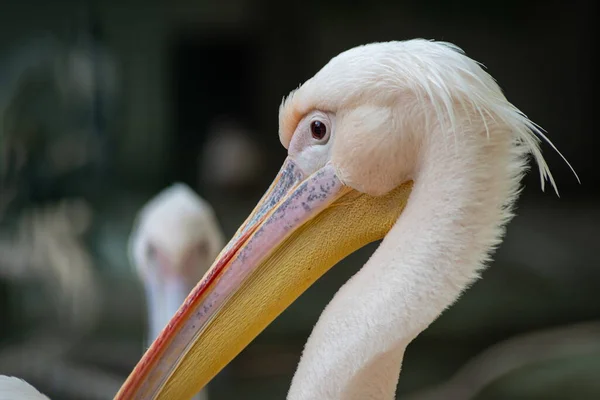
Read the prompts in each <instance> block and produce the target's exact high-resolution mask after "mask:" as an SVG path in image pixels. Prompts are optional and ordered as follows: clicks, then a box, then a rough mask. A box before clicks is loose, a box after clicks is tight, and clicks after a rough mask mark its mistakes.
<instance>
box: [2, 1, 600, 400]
mask: <svg viewBox="0 0 600 400" xmlns="http://www.w3.org/2000/svg"><path fill="white" fill-rule="evenodd" d="M596 8H597V7H596V3H595V2H593V1H582V0H579V1H572V2H565V1H529V2H517V1H514V0H511V1H506V0H505V1H474V0H457V1H441V0H420V1H413V2H409V1H395V2H393V1H390V0H379V1H377V0H371V1H362V0H361V1H358V0H357V1H356V2H354V3H350V2H342V1H338V0H327V1H326V0H321V1H303V2H289V3H286V2H278V1H251V0H247V1H244V0H234V1H227V2H209V1H205V0H172V1H170V2H167V1H162V2H161V1H157V0H146V1H134V0H119V1H116V0H104V1H87V2H86V1H71V0H64V1H62V2H47V1H42V0H21V1H13V0H7V1H3V2H2V3H1V4H0V27H1V31H0V32H1V33H0V374H10V375H17V376H19V377H22V378H24V379H26V380H27V381H29V382H30V383H32V384H33V385H34V386H36V387H37V388H38V389H40V390H41V391H42V392H44V393H46V394H47V395H49V396H50V397H51V398H52V399H57V400H60V399H65V400H66V399H112V396H113V395H114V394H115V392H116V390H118V388H119V386H120V384H121V383H122V382H123V381H124V379H125V378H126V377H127V375H128V373H129V372H130V371H131V369H132V368H133V366H134V365H135V364H136V362H137V360H138V359H139V357H140V356H141V355H142V353H143V351H144V349H145V343H144V338H145V336H144V335H145V333H144V332H145V329H146V328H145V327H146V316H145V313H146V308H145V305H144V302H145V300H144V292H143V288H142V286H141V283H139V280H138V278H137V276H136V275H135V272H134V269H133V267H132V266H131V265H130V263H129V260H128V258H127V251H126V250H127V248H126V246H127V239H128V235H129V233H130V230H131V227H132V223H133V221H134V218H135V215H136V213H137V212H138V211H139V209H140V208H141V207H142V206H143V204H144V203H145V202H146V201H148V200H149V199H150V198H151V197H152V196H154V195H155V194H156V193H158V192H159V191H160V190H162V189H163V188H165V187H166V186H168V185H170V184H171V183H172V182H175V181H180V182H185V183H187V184H188V185H190V186H191V187H192V188H194V189H195V190H196V191H197V192H198V193H199V194H200V195H201V196H203V197H204V198H206V199H207V200H208V201H209V202H211V203H212V205H213V206H214V208H215V211H216V213H217V217H218V219H219V222H220V223H221V225H222V227H223V229H224V231H225V235H226V237H227V239H229V238H230V237H231V236H232V235H233V233H234V232H235V230H236V229H237V227H238V226H239V224H240V223H241V222H242V221H243V220H244V219H245V217H246V216H247V214H248V213H249V212H250V211H251V210H252V208H253V206H254V205H255V204H256V201H257V200H258V199H259V198H260V196H261V195H262V193H263V192H264V190H266V188H267V186H268V184H269V182H270V181H271V179H272V178H273V177H274V175H275V173H276V171H277V170H278V168H279V165H280V164H281V162H282V160H283V159H284V158H285V155H286V152H285V150H284V149H283V147H282V146H281V145H280V143H279V139H278V136H277V122H278V121H277V111H278V106H279V103H280V101H281V98H282V97H283V96H284V95H287V94H288V93H289V91H290V90H292V89H294V88H296V87H297V86H298V84H300V83H301V82H304V81H305V80H306V79H308V78H309V77H311V76H312V75H313V74H314V73H315V72H316V71H317V70H318V69H320V68H321V67H322V66H323V65H324V64H325V63H326V62H327V61H328V60H329V59H330V58H331V57H333V56H335V55H337V54H338V53H339V52H341V51H343V50H345V49H348V48H350V47H353V46H356V45H359V44H364V43H368V42H373V41H385V40H404V39H410V38H415V37H423V38H428V39H437V40H445V41H450V42H453V43H456V44H457V45H459V46H460V47H462V48H463V49H464V50H465V51H466V52H467V54H468V55H469V56H471V57H472V58H474V59H476V60H478V61H480V62H482V63H483V64H484V65H485V66H486V67H487V68H488V71H489V72H490V73H491V74H492V76H494V77H495V78H496V79H497V80H498V82H499V83H500V85H501V87H502V88H503V89H504V90H505V93H506V95H507V97H508V99H509V100H510V101H512V102H513V103H514V104H515V105H516V106H517V107H519V108H520V109H522V110H523V111H524V112H525V113H526V114H527V115H528V116H529V117H530V118H531V119H532V120H533V121H535V122H537V123H539V124H540V125H541V126H542V127H543V128H545V129H546V130H547V131H548V135H549V137H550V138H551V139H552V141H553V142H554V143H555V144H556V146H557V147H558V148H559V149H560V150H561V151H562V152H563V154H564V155H565V156H566V157H567V158H568V159H569V160H570V161H571V163H572V164H573V166H574V168H575V169H576V171H577V172H578V174H579V176H580V177H581V180H582V185H579V184H578V183H577V181H576V180H575V178H574V177H573V175H572V174H571V173H570V172H569V170H568V168H567V166H566V165H565V164H564V163H563V162H562V161H561V159H560V157H559V156H558V155H557V154H555V153H554V152H553V151H552V149H551V148H550V147H549V146H547V145H545V146H544V148H543V150H544V153H545V155H546V157H547V160H548V162H549V164H550V168H551V169H552V171H553V173H554V175H555V178H556V180H557V182H558V185H559V189H560V191H561V198H560V199H559V198H557V196H555V194H554V193H552V192H551V191H547V192H546V193H543V192H542V191H541V190H540V188H539V181H538V176H537V174H536V173H531V174H528V176H527V177H526V179H525V190H524V193H523V196H522V198H521V200H520V201H519V207H518V210H517V217H516V218H515V219H514V220H513V222H512V223H511V224H510V225H509V229H508V233H507V237H506V240H505V242H504V243H503V244H502V246H501V247H500V249H499V251H498V252H497V253H496V256H495V260H494V262H493V263H492V265H491V268H489V269H488V270H486V271H485V272H484V273H483V279H482V280H481V281H479V282H477V283H476V284H475V285H473V287H472V288H470V289H469V290H468V291H467V292H466V293H465V295H464V296H463V297H462V298H461V299H460V301H459V302H458V303H456V304H455V305H454V306H453V307H451V308H450V309H449V310H447V311H446V312H445V313H444V314H443V315H442V317H441V318H440V319H439V320H438V321H436V322H435V323H434V324H433V325H432V326H431V327H430V328H429V329H428V330H426V331H425V332H424V333H423V334H422V335H420V336H419V337H418V338H417V340H416V341H415V342H414V343H413V344H411V345H410V346H409V348H408V351H407V354H406V358H405V361H404V364H403V372H402V375H401V378H400V383H399V387H398V397H399V398H411V399H414V400H417V399H426V398H427V399H434V398H435V399H440V400H441V399H451V400H453V399H459V400H460V399H471V398H472V399H475V398H476V399H490V400H496V399H597V398H600V328H599V327H598V324H600V322H596V321H598V320H599V319H600V301H599V300H598V293H599V291H600V268H599V267H600V265H599V264H600V262H599V261H600V256H599V255H598V252H597V249H598V247H597V246H598V245H599V243H600V241H599V240H600V229H599V226H600V203H599V202H598V199H599V195H598V193H597V188H598V187H599V183H600V170H599V169H598V167H597V165H596V164H595V161H594V160H595V157H596V154H595V151H596V150H597V146H596V145H595V141H596V140H597V135H596V134H595V133H594V132H595V130H596V129H597V128H596V125H597V124H596V123H595V116H596V115H595V109H594V108H593V101H592V99H593V97H592V87H594V86H595V85H594V84H595V81H596V79H597V74H593V73H592V71H594V72H595V69H594V68H593V63H592V59H593V57H595V55H596V53H597V46H596V38H595V36H594V35H593V32H594V29H593V26H595V22H594V21H596V17H594V16H593V15H596V13H595V11H596ZM227 129H232V130H237V131H238V132H242V133H241V135H242V137H243V140H242V141H243V142H244V143H246V145H247V146H251V147H248V149H250V150H248V151H249V152H250V151H252V152H253V154H254V159H252V160H250V161H248V164H244V165H243V166H241V167H239V168H240V169H244V168H246V169H248V170H249V171H251V173H248V174H247V176H245V177H244V178H243V179H239V180H234V179H232V178H231V175H229V176H228V175H227V174H225V173H224V172H223V173H222V177H221V178H219V179H217V178H215V176H217V175H218V174H217V173H216V172H215V171H224V169H225V167H224V165H225V166H227V165H228V164H231V163H236V162H240V163H243V161H240V160H237V159H236V157H230V158H227V154H231V153H228V151H227V149H228V148H227V145H221V147H219V148H218V149H219V151H221V152H220V153H218V154H222V155H223V156H222V157H214V156H212V157H211V156H210V155H209V154H211V152H212V151H217V150H215V149H217V147H218V146H217V145H214V143H213V144H212V146H213V147H210V146H211V141H212V140H213V139H214V137H215V135H217V134H218V132H222V131H223V130H227ZM214 146H217V147H214ZM209 148H210V149H212V150H211V151H210V152H208V151H207V149H209ZM215 154H216V153H215ZM240 169H238V170H235V169H233V171H234V172H233V173H232V174H233V175H235V173H236V172H235V171H239V170H240ZM375 248H376V244H373V245H369V246H367V247H365V248H364V249H362V250H360V251H359V252H357V253H356V254H353V255H352V256H350V257H348V258H347V259H346V260H344V261H343V262H341V263H340V264H339V265H338V266H336V267H335V268H333V269H332V270H331V271H330V272H329V273H328V274H326V276H324V277H323V278H322V279H321V280H320V281H319V282H317V284H315V285H314V286H313V287H311V288H310V289H309V290H308V291H307V292H306V293H305V294H304V295H303V296H302V297H301V298H300V299H299V300H298V301H297V302H296V303H294V304H293V306H292V307H290V308H289V309H288V310H287V311H286V312H285V313H284V314H283V315H282V316H281V317H280V318H278V319H277V320H276V321H275V322H274V323H273V324H272V325H271V326H270V327H269V328H268V329H267V330H266V331H265V332H264V333H263V334H261V335H260V336H259V337H258V338H257V339H256V340H255V341H254V342H253V343H252V344H251V345H250V346H249V347H248V348H247V349H246V350H245V351H244V352H243V353H242V354H240V356H238V357H237V358H236V359H235V360H234V361H233V362H232V363H231V364H230V366H228V367H227V368H226V369H225V370H224V371H223V372H222V373H221V374H220V375H219V376H218V377H217V378H216V379H215V380H214V382H213V383H211V385H210V388H209V395H210V398H211V399H212V398H215V399H234V398H235V399H239V398H242V399H246V398H247V399H265V400H267V399H283V398H285V395H286V393H287V389H288V387H289V384H290V381H291V377H292V375H293V373H294V370H295V367H296V365H297V363H298V359H299V356H300V352H301V350H302V346H303V344H304V343H305V341H306V339H307V337H308V335H309V333H310V331H311V329H312V326H313V325H314V323H315V322H316V320H317V318H318V316H319V314H320V313H321V311H322V310H323V308H324V307H325V305H326V304H327V303H328V302H329V300H330V299H331V298H332V296H333V294H334V293H335V292H336V290H337V289H338V288H339V287H340V286H341V285H342V284H343V283H344V282H345V281H346V280H347V279H348V278H349V277H350V276H352V274H353V273H355V272H356V271H357V270H358V269H359V268H360V267H361V266H362V265H363V263H364V262H365V261H366V260H367V259H368V257H369V255H370V254H371V253H372V252H373V250H374V249H375ZM470 361H471V362H473V363H475V364H468V363H469V362H470ZM461 368H462V369H461ZM459 371H460V372H459ZM457 373H458V374H457ZM455 374H457V375H455ZM450 379H453V380H450ZM440 385H445V386H440Z"/></svg>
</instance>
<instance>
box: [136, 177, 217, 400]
mask: <svg viewBox="0 0 600 400" xmlns="http://www.w3.org/2000/svg"><path fill="white" fill-rule="evenodd" d="M224 244H225V239H224V235H223V232H222V231H221V228H220V226H219V223H218V222H217V218H216V215H215V213H214V210H213V208H212V207H211V206H210V204H209V203H208V202H207V201H206V200H204V199H203V198H201V197H200V196H198V195H197V194H196V193H195V192H194V191H193V190H192V189H191V188H190V187H189V186H187V185H185V184H183V183H176V184H173V185H172V186H170V187H168V188H166V189H165V190H163V191H162V192H161V193H159V194H158V195H156V196H155V197H154V198H153V199H151V200H150V201H149V202H148V203H147V204H146V205H145V206H144V207H143V208H142V210H141V211H140V212H139V215H138V217H137V218H136V221H135V222H134V227H133V230H132V233H131V236H130V241H129V257H130V260H131V263H132V265H135V267H136V271H137V273H138V275H139V277H140V279H141V281H142V282H143V284H144V287H145V290H146V299H147V304H148V321H149V336H148V339H149V343H148V344H149V345H150V344H151V343H152V341H154V339H156V337H158V335H159V334H160V332H161V331H162V329H163V328H164V327H165V326H166V325H167V323H168V322H169V320H170V319H171V317H172V316H173V315H174V314H175V313H176V312H177V309H178V308H179V306H180V305H181V304H182V303H183V301H184V300H185V298H186V296H187V295H188V293H189V292H190V291H191V290H192V289H193V288H194V286H195V285H196V283H197V282H198V281H199V280H200V278H202V275H204V273H205V272H206V271H207V270H208V268H209V267H210V265H211V263H212V262H213V260H214V259H215V257H216V256H217V254H218V253H219V251H220V250H221V249H222V248H223V245H224ZM205 398H206V393H204V392H201V393H199V394H198V395H197V396H196V397H194V399H195V400H200V399H205Z"/></svg>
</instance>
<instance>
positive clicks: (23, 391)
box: [0, 375, 50, 400]
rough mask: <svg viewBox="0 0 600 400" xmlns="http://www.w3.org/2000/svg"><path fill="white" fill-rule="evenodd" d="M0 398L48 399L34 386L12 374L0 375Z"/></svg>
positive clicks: (13, 399)
mask: <svg viewBox="0 0 600 400" xmlns="http://www.w3.org/2000/svg"><path fill="white" fill-rule="evenodd" d="M0 400H50V399H48V397H46V396H44V395H43V394H41V393H40V392H38V391H37V389H36V388H34V387H33V386H31V385H30V384H29V383H27V382H25V381H24V380H22V379H19V378H15V377H14V376H5V375H0Z"/></svg>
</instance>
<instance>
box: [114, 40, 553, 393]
mask: <svg viewBox="0 0 600 400" xmlns="http://www.w3.org/2000/svg"><path fill="white" fill-rule="evenodd" d="M279 138H280V140H281V142H282V144H283V146H284V147H285V148H286V149H287V151H288V157H287V159H286V160H285V161H284V163H283V166H282V167H281V170H280V171H279V173H278V174H277V176H276V177H275V179H274V181H273V183H272V185H271V186H270V188H269V189H268V190H267V192H266V193H265V195H264V196H263V198H262V199H261V200H260V201H259V203H258V204H257V205H256V208H255V209H254V210H253V211H252V212H251V214H250V215H249V217H248V219H247V220H246V221H245V222H244V223H243V224H242V226H241V227H240V228H239V230H238V231H237V233H236V234H235V235H234V236H233V238H232V239H231V241H230V242H229V243H228V244H227V245H226V246H225V248H224V249H223V250H222V251H221V253H220V254H219V256H218V257H217V259H216V260H215V262H214V263H213V265H212V267H211V268H210V269H209V270H208V272H207V273H206V274H205V275H204V277H203V278H202V279H201V280H200V282H198V284H197V285H196V287H195V288H194V289H193V290H192V292H191V293H190V294H189V296H188V297H187V299H186V300H185V302H184V303H183V305H182V306H181V307H180V308H179V310H178V311H177V313H176V314H175V316H174V317H173V318H172V319H171V321H170V322H169V323H168V325H167V326H166V327H165V329H164V330H163V331H162V332H161V334H160V335H159V336H158V338H157V339H156V340H155V341H154V342H153V344H152V345H151V347H150V348H149V349H148V351H147V352H146V353H145V354H144V356H143V357H142V359H141V360H140V362H139V363H138V365H137V366H136V367H135V369H134V370H133V371H132V373H131V374H130V376H129V377H128V379H127V381H126V382H125V383H124V385H123V386H122V387H121V389H120V391H119V393H118V394H117V396H116V397H115V399H116V400H125V399H128V400H129V399H172V400H177V399H189V398H190V397H191V396H192V395H193V394H194V393H196V392H197V391H198V390H200V389H201V388H202V387H204V385H205V384H206V383H207V382H209V381H210V380H211V379H212V378H213V377H214V376H215V375H216V374H217V373H218V372H219V371H220V370H221V369H222V368H223V367H224V366H225V365H226V364H227V363H229V362H230V361H231V360H232V359H233V358H234V357H235V356H236V355H237V354H238V353H240V352H241V351H242V350H243V349H244V348H245V347H246V346H247V345H248V344H249V343H250V342H251V341H252V340H253V339H254V338H255V337H256V336H257V335H258V334H259V333H260V332H261V331H262V330H263V329H264V328H265V327H266V326H267V325H268V324H269V323H271V322H272V321H273V320H274V319H275V318H276V317H277V316H278V315H279V314H280V313H281V312H282V311H283V310H285V309H286V307H288V306H289V305H290V304H291V303H292V302H293V301H294V300H295V299H296V298H298V296H300V295H301V294H302V293H303V292H304V291H305V290H306V289H307V288H308V287H310V286H311V285H312V284H313V283H314V282H315V281H316V280H317V279H319V278H320V277H321V276H322V275H323V274H324V273H325V272H327V270H329V269H330V268H331V267H332V266H333V265H335V264H336V263H338V262H339V261H340V260H341V259H343V258H344V257H345V256H347V255H348V254H350V253H352V252H354V251H355V250H357V249H358V248H360V247H362V246H364V245H365V244H367V243H370V242H373V241H376V240H379V239H382V241H381V244H380V245H379V247H378V248H377V250H376V251H375V252H374V254H373V255H372V256H371V258H370V259H369V261H368V262H367V263H366V264H365V265H364V266H363V267H362V269H361V270H360V271H359V272H358V273H357V274H355V275H354V276H353V277H352V278H351V279H350V280H349V281H348V282H347V283H346V284H345V285H343V286H342V288H341V289H340V290H339V291H338V292H337V294H336V295H335V296H334V298H333V299H332V301H331V302H330V303H329V304H328V305H327V307H326V308H325V310H324V311H323V313H322V315H321V316H320V318H319V320H318V322H317V324H316V325H315V327H314V329H313V331H312V333H311V335H310V337H309V339H308V342H307V343H306V346H305V348H304V351H303V354H302V358H301V360H300V364H299V365H298V368H297V371H296V373H295V375H294V377H293V379H292V382H291V387H290V389H289V392H288V399H290V400H309V399H311V400H312V399H323V400H342V399H343V400H354V399H393V398H394V396H395V392H396V386H397V382H398V379H399V375H400V370H401V365H402V359H403V355H404V352H405V349H406V347H407V346H408V345H409V343H411V341H412V340H413V339H414V338H415V337H416V336H417V335H418V334H419V333H420V332H422V331H423V330H425V329H426V328H427V327H428V326H429V325H430V324H431V323H432V322H433V321H434V320H435V319H436V318H437V317H438V316H439V315H440V314H441V313H442V312H443V311H444V310H445V309H446V308H447V307H449V306H450V305H452V303H454V302H455V301H456V300H457V299H458V298H459V296H460V295H461V293H462V292H463V291H464V290H465V289H466V288H467V287H468V286H469V285H470V284H472V283H473V282H474V281H475V280H476V279H477V277H478V276H479V272H480V271H481V270H482V268H483V267H484V265H485V264H486V262H487V261H489V260H490V258H491V253H492V251H493V249H494V248H495V247H496V246H497V245H498V244H499V243H500V241H501V238H502V235H503V233H504V229H505V226H506V224H507V222H508V221H509V220H510V219H511V217H512V215H513V214H512V213H513V207H514V203H515V200H516V198H517V196H518V193H519V188H520V180H521V178H522V176H523V174H524V172H525V169H526V166H527V157H528V155H532V156H533V158H534V159H535V160H536V162H537V164H538V166H539V172H540V177H541V181H542V189H543V188H544V182H546V180H549V181H550V183H551V184H552V186H553V187H554V189H555V190H556V185H555V183H554V180H553V178H552V175H551V174H550V171H549V169H548V166H547V164H546V163H545V161H544V158H543V156H542V154H541V150H540V142H541V139H540V138H545V136H544V135H543V132H542V131H541V128H539V127H538V126H537V125H535V124H534V123H533V122H531V121H530V120H529V119H528V118H527V117H526V116H525V115H524V114H523V113H521V112H520V111H519V110H518V109H517V108H516V107H515V106H513V105H512V104H511V103H510V102H508V100H507V99H506V98H505V97H504V95H503V94H502V92H501V90H500V88H499V87H498V85H497V84H496V82H495V81H494V80H493V78H492V77H491V76H490V75H488V74H487V73H486V72H484V70H483V69H482V68H481V67H480V66H479V65H478V64H477V63H476V62H475V61H473V60H472V59H470V58H468V57H467V56H466V55H464V53H463V52H462V51H461V50H460V49H459V48H458V47H456V46H454V45H452V44H449V43H444V42H434V41H426V40H420V39H418V40H409V41H404V42H387V43H373V44H368V45H364V46H359V47H356V48H353V49H350V50H348V51H345V52H343V53H341V54H340V55H338V56H336V57H334V58H333V59H332V60H330V61H329V63H328V64H326V65H325V66H324V67H323V68H322V69H321V70H320V71H319V72H318V73H317V74H316V75H315V76H314V77H312V78H311V79H309V80H308V81H307V82H305V83H304V84H303V85H302V86H300V87H299V88H298V89H296V90H294V91H293V92H292V93H291V94H290V95H289V96H288V97H287V98H285V99H284V101H283V102H282V104H281V106H280V109H279ZM546 140H547V139H546ZM548 142H549V141H548Z"/></svg>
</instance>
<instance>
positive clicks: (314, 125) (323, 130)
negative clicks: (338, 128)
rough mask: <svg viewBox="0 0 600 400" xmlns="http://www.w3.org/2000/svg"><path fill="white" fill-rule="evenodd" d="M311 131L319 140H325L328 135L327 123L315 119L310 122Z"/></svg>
mask: <svg viewBox="0 0 600 400" xmlns="http://www.w3.org/2000/svg"><path fill="white" fill-rule="evenodd" d="M310 132H311V133H312V136H313V137H314V138H315V139H317V140H323V139H324V138H325V137H326V136H327V125H325V124H324V123H323V122H321V121H313V122H311V123H310Z"/></svg>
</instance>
